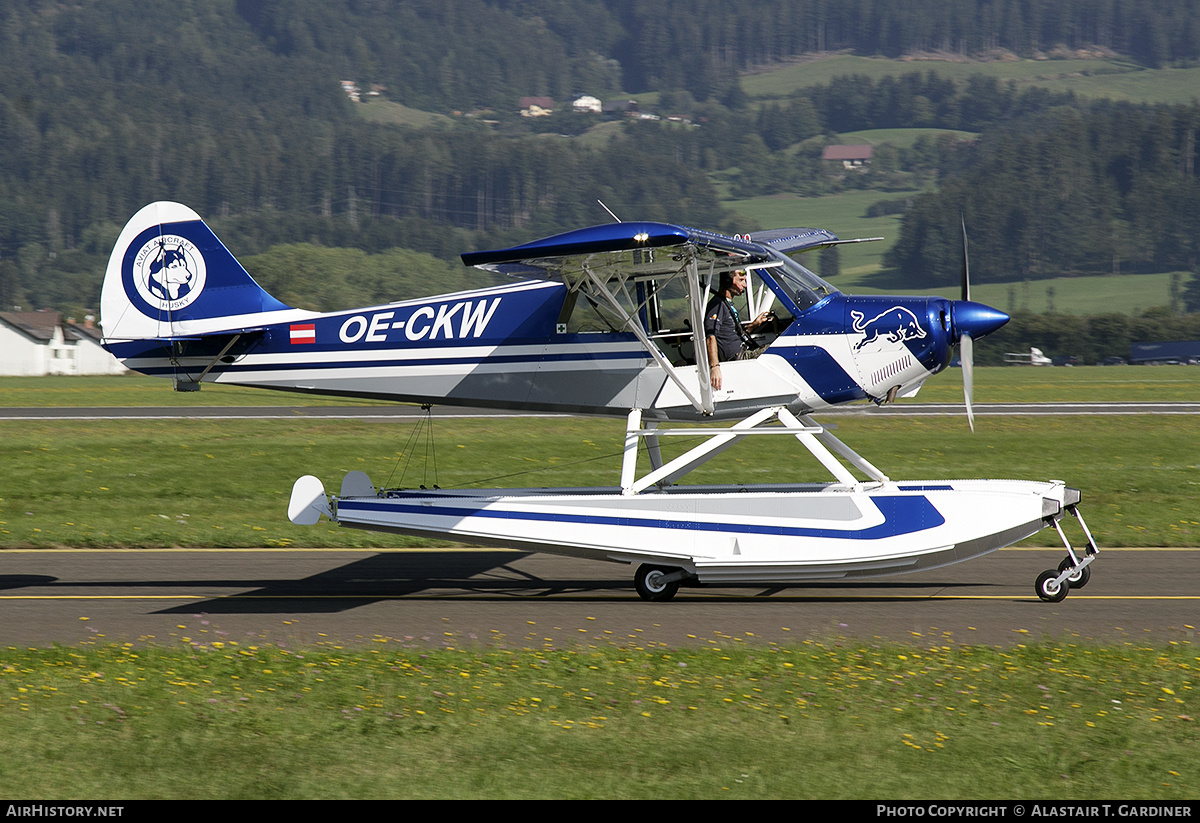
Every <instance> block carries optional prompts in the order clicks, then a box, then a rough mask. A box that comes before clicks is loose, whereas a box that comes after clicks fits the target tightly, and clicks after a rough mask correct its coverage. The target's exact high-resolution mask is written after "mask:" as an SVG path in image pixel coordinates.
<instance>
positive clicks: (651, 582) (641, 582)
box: [633, 565, 679, 601]
mask: <svg viewBox="0 0 1200 823" xmlns="http://www.w3.org/2000/svg"><path fill="white" fill-rule="evenodd" d="M674 571H678V569H670V568H667V567H666V566H649V565H641V566H638V570H637V572H636V573H635V574H634V576H633V585H634V588H636V589H637V593H638V595H639V596H640V597H641V598H642V599H643V600H654V601H662V600H670V599H671V598H672V597H674V596H675V592H677V591H679V581H678V580H672V581H665V580H663V578H664V577H666V576H667V575H668V574H670V573H671V572H674Z"/></svg>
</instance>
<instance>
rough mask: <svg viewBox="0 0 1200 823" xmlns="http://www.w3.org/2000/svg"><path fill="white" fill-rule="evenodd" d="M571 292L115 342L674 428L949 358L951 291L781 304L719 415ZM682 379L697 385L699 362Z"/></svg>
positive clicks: (213, 362) (234, 377) (166, 369)
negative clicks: (634, 413) (568, 316)
mask: <svg viewBox="0 0 1200 823" xmlns="http://www.w3.org/2000/svg"><path fill="white" fill-rule="evenodd" d="M566 297H567V288H566V287H565V286H564V285H563V284H561V283H555V282H551V281H529V282H525V283H518V284H514V285H511V286H505V287H499V288H492V289H483V290H479V291H472V292H461V293H457V294H451V295H445V296H439V297H435V298H428V299H423V300H414V301H406V302H401V303H394V304H388V305H383V306H375V307H371V308H366V309H355V310H351V311H344V312H331V313H326V314H314V313H311V312H303V311H298V310H286V311H279V312H273V313H272V314H273V315H274V316H272V317H267V316H257V317H255V318H250V317H247V318H244V320H245V321H246V323H245V324H241V325H239V326H233V327H232V328H239V327H240V328H242V329H245V331H244V332H243V334H242V337H241V339H239V340H238V341H237V342H234V343H233V345H232V347H231V348H230V349H229V350H228V351H226V352H225V353H224V354H223V355H222V353H221V351H222V348H223V347H224V346H225V345H227V344H228V342H229V340H230V339H231V337H230V336H229V334H222V333H221V332H228V330H229V329H231V325H230V322H229V321H230V320H231V319H233V318H228V317H226V318H214V319H211V320H196V321H180V322H178V323H176V324H175V335H174V336H173V340H171V341H167V340H134V341H126V342H118V341H110V342H109V344H108V347H109V349H110V350H111V351H112V352H113V353H114V354H115V355H116V356H117V357H119V358H120V359H122V360H123V361H124V362H125V364H126V365H127V366H129V367H130V368H132V369H135V370H137V371H140V372H143V373H145V374H150V375H157V376H163V377H168V376H170V377H175V378H176V379H177V380H184V381H196V380H202V381H203V382H212V383H225V384H232V385H240V386H253V387H259V388H268V389H277V390H285V391H298V392H311V393H318V394H328V395H338V396H345V397H363V398H374V399H381V400H394V401H399V402H410V403H437V404H451V405H463V406H489V407H491V406H494V407H499V408H507V409H517V410H529V411H542V412H573V413H582V414H598V415H619V416H624V415H625V414H627V413H628V411H629V410H630V409H632V408H640V409H645V410H646V411H647V414H648V416H649V417H650V418H657V419H663V420H696V419H701V418H702V417H703V418H705V419H732V418H739V417H744V416H745V414H746V412H747V409H757V408H760V407H762V406H763V405H784V406H788V407H791V408H792V409H793V410H797V411H815V410H820V409H824V408H829V407H831V406H836V405H840V404H843V403H847V402H855V401H863V400H869V399H877V400H878V399H883V398H886V397H887V396H888V394H889V392H892V393H893V396H895V395H896V394H904V393H905V392H906V391H910V390H911V389H912V388H913V387H915V386H919V385H920V383H921V382H922V381H924V380H925V379H926V378H927V377H929V376H930V375H932V374H936V373H937V372H939V371H941V370H942V369H944V368H945V367H946V365H947V363H948V362H949V359H950V346H951V338H950V329H949V327H948V324H947V323H946V322H945V321H944V319H943V318H944V317H945V316H946V315H947V313H948V312H949V310H950V301H947V300H944V299H942V298H912V297H886V298H885V297H874V296H872V297H848V296H846V295H843V294H840V293H835V294H833V295H830V296H829V297H827V298H825V299H824V300H822V301H821V302H819V303H817V304H816V305H814V306H811V307H809V308H808V309H805V310H802V311H801V310H799V309H798V308H796V307H792V306H787V305H786V302H785V300H786V298H781V302H784V304H785V305H784V308H785V309H787V310H788V311H794V312H795V314H794V316H793V319H792V322H791V323H790V325H788V326H787V327H786V328H785V329H784V330H783V331H781V332H780V333H779V334H778V335H777V336H776V337H774V339H773V340H771V341H770V343H769V345H768V346H767V348H766V349H765V351H764V352H763V354H762V355H761V356H760V357H758V358H756V359H753V360H744V361H735V362H730V363H727V364H724V373H725V381H724V386H723V388H722V390H721V391H719V392H716V393H715V395H714V407H715V410H716V411H715V413H714V414H713V415H711V416H704V415H701V414H700V413H698V412H697V411H696V409H695V408H694V407H693V406H692V405H691V404H690V403H689V402H688V401H687V399H686V397H684V396H683V394H682V393H681V391H680V390H679V388H678V387H677V386H676V384H675V383H673V382H672V381H670V380H668V378H667V374H666V372H665V371H664V369H663V368H662V367H661V366H660V365H659V363H657V362H656V361H655V360H654V359H653V358H652V357H651V355H650V354H649V353H648V352H647V350H646V349H645V347H644V346H643V345H642V344H641V342H640V341H639V340H638V339H637V337H635V335H633V334H632V333H629V332H625V331H595V332H567V331H565V330H561V329H560V324H559V323H558V320H559V318H560V315H561V312H562V308H563V303H564V301H565V299H566ZM255 320H257V321H258V322H257V323H255V322H254V321H255ZM263 320H270V321H271V322H267V323H265V324H264V323H263V322H262V321H263ZM856 325H857V327H858V328H856ZM189 338H190V339H189ZM205 369H207V373H206V374H203V377H201V373H202V372H204V371H205ZM676 371H677V372H678V373H679V374H680V375H681V376H682V377H683V379H684V380H685V381H687V380H689V379H690V380H693V381H695V380H697V376H696V372H697V368H696V366H695V365H694V364H687V363H682V364H681V365H678V366H676Z"/></svg>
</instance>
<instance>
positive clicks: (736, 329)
mask: <svg viewBox="0 0 1200 823" xmlns="http://www.w3.org/2000/svg"><path fill="white" fill-rule="evenodd" d="M745 293H746V272H744V271H742V270H740V269H739V270H738V271H735V272H733V273H732V274H731V273H729V272H722V273H721V279H720V281H719V283H718V286H717V293H716V294H715V295H713V298H712V300H710V301H709V303H708V307H707V308H706V309H705V310H704V338H705V348H706V349H707V350H708V369H709V374H710V379H711V382H712V387H713V388H714V389H717V390H719V389H720V388H721V383H722V379H721V362H722V361H728V360H750V359H753V358H755V357H757V356H758V355H759V354H761V353H762V350H763V347H761V346H759V345H758V344H757V343H755V342H754V339H753V338H752V337H751V336H750V333H751V332H754V331H757V330H758V329H759V328H762V327H763V326H766V325H768V324H769V323H770V322H771V321H772V320H773V319H774V313H773V312H769V311H765V312H763V313H762V314H760V315H759V316H758V317H756V318H754V319H753V320H751V321H750V322H748V323H745V324H743V323H742V322H741V319H740V318H739V317H738V311H737V309H736V308H734V305H733V303H732V302H731V300H732V298H734V297H739V296H741V295H743V294H745Z"/></svg>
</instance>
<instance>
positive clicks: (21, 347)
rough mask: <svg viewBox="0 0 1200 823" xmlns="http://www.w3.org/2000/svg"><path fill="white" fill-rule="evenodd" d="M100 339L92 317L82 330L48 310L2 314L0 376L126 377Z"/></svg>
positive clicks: (0, 322)
mask: <svg viewBox="0 0 1200 823" xmlns="http://www.w3.org/2000/svg"><path fill="white" fill-rule="evenodd" d="M100 336H101V335H100V329H98V328H96V325H95V323H94V322H93V321H92V319H91V317H90V316H89V318H88V319H87V320H86V321H84V324H83V325H82V326H80V325H76V324H75V323H70V322H64V321H63V316H62V314H60V313H59V312H56V311H49V310H45V309H43V310H42V311H23V312H13V311H6V312H0V375H5V376H8V377H40V376H43V375H48V374H124V373H125V372H126V368H125V367H124V366H122V365H121V364H120V363H119V362H117V359H116V358H115V357H113V356H112V355H111V354H109V353H108V352H106V351H105V350H104V349H103V348H102V347H101V345H100Z"/></svg>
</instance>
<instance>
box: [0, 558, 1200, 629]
mask: <svg viewBox="0 0 1200 823" xmlns="http://www.w3.org/2000/svg"><path fill="white" fill-rule="evenodd" d="M1063 555H1064V551H1063V550H1062V549H1061V548H1059V549H1003V550H1001V551H998V552H994V553H992V554H990V555H987V556H986V557H983V558H979V559H976V560H973V561H968V562H966V563H961V564H958V565H955V566H950V567H947V568H943V569H937V570H933V571H927V572H921V573H918V574H912V575H905V576H900V577H894V578H886V579H882V580H879V581H877V582H858V583H849V584H829V583H825V584H814V585H809V586H804V587H793V588H765V587H758V588H743V589H714V588H693V589H686V588H685V589H681V590H680V593H679V594H678V595H677V597H676V598H675V599H674V600H672V601H670V602H667V603H647V602H643V601H642V600H640V599H639V598H638V596H637V594H636V593H635V592H634V590H633V586H632V583H631V576H632V567H630V566H625V565H619V564H613V563H600V562H594V561H587V560H579V559H575V558H565V557H557V556H552V555H545V554H524V553H521V552H515V551H502V550H486V549H441V550H437V549H428V550H393V551H378V550H358V549H355V550H346V549H307V550H305V549H233V550H229V549H226V550H217V549H209V550H199V549H165V550H141V549H137V550H103V549H96V550H45V549H43V550H28V551H15V550H7V551H0V644H4V645H8V646H12V645H18V646H19V645H46V644H50V643H62V644H68V645H70V644H77V643H81V642H89V641H91V642H97V641H99V642H120V643H123V642H134V643H139V642H154V643H161V644H170V643H176V642H183V641H184V640H185V639H190V640H191V641H195V642H198V641H201V640H205V639H207V640H215V639H220V638H221V637H231V638H235V639H240V638H247V637H248V638H257V639H260V640H263V641H269V642H276V643H285V644H297V643H299V644H314V643H359V642H362V643H365V642H373V641H378V640H381V639H391V640H396V641H401V642H405V643H418V644H420V643H428V644H431V645H438V646H440V645H453V646H462V645H465V644H488V645H500V646H507V647H543V646H553V647H563V646H576V645H591V644H618V645H634V646H638V647H647V646H649V645H665V646H680V645H691V644H711V643H718V644H719V643H739V644H742V643H745V644H767V643H799V642H802V641H804V640H807V639H814V638H816V639H823V640H829V639H835V638H846V639H852V640H854V641H868V642H870V641H873V640H874V639H875V638H879V639H886V640H892V641H899V642H907V643H913V644H916V645H918V646H928V645H929V644H931V643H934V644H949V643H967V644H989V645H1012V644H1016V643H1023V642H1031V641H1035V640H1039V639H1042V638H1051V639H1062V640H1065V641H1068V642H1074V643H1079V642H1089V641H1096V642H1118V643H1124V642H1132V643H1156V644H1157V643H1164V642H1169V641H1175V642H1192V641H1193V640H1194V639H1195V629H1196V627H1197V625H1200V587H1197V585H1196V582H1197V579H1198V575H1197V563H1200V549H1114V550H1107V551H1105V550H1102V551H1101V554H1100V556H1099V557H1098V558H1097V559H1096V561H1095V562H1094V563H1093V564H1092V567H1091V568H1092V576H1091V581H1090V583H1089V584H1088V585H1087V587H1086V588H1084V589H1079V590H1075V591H1073V592H1072V593H1071V594H1070V595H1069V596H1068V597H1067V598H1066V599H1065V600H1064V601H1062V602H1061V603H1044V602H1041V601H1040V600H1038V599H1037V598H1036V596H1035V595H1034V592H1033V581H1034V579H1035V577H1036V576H1037V574H1038V573H1039V572H1040V571H1042V570H1043V569H1048V568H1051V567H1053V566H1056V565H1057V563H1058V561H1059V559H1061V557H1062V556H1063Z"/></svg>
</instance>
